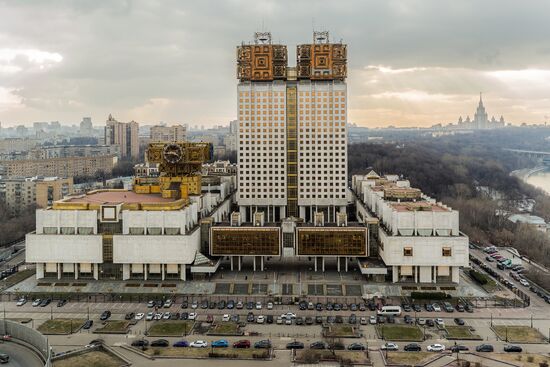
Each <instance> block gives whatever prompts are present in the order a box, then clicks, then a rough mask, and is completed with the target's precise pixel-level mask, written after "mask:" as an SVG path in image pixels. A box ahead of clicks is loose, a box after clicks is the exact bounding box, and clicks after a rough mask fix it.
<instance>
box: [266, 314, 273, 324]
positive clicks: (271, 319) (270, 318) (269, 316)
mask: <svg viewBox="0 0 550 367" xmlns="http://www.w3.org/2000/svg"><path fill="white" fill-rule="evenodd" d="M265 322H266V323H268V324H273V315H267V316H266V318H265Z"/></svg>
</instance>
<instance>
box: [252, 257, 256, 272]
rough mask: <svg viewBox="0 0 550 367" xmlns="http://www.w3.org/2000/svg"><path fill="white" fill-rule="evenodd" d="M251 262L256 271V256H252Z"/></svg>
mask: <svg viewBox="0 0 550 367" xmlns="http://www.w3.org/2000/svg"><path fill="white" fill-rule="evenodd" d="M252 264H253V265H252V266H253V269H254V271H256V256H252Z"/></svg>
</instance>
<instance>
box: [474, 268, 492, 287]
mask: <svg viewBox="0 0 550 367" xmlns="http://www.w3.org/2000/svg"><path fill="white" fill-rule="evenodd" d="M470 276H471V277H472V279H474V280H475V281H476V282H478V283H479V284H481V285H485V284H487V283H488V282H489V280H488V279H487V276H486V275H485V274H481V273H480V272H479V271H475V270H474V269H470Z"/></svg>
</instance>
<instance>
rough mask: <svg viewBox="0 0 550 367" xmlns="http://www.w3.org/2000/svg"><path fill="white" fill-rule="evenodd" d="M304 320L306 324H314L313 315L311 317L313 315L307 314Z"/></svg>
mask: <svg viewBox="0 0 550 367" xmlns="http://www.w3.org/2000/svg"><path fill="white" fill-rule="evenodd" d="M304 321H305V323H306V325H313V317H311V316H306V318H305V320H304Z"/></svg>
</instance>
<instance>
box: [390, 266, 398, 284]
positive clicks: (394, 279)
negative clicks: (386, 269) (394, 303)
mask: <svg viewBox="0 0 550 367" xmlns="http://www.w3.org/2000/svg"><path fill="white" fill-rule="evenodd" d="M397 271H398V266H396V265H394V266H392V282H393V283H397V281H398V280H399V276H398V274H397Z"/></svg>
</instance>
